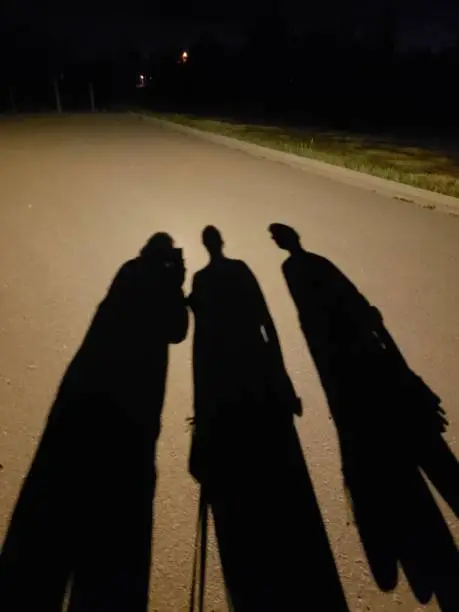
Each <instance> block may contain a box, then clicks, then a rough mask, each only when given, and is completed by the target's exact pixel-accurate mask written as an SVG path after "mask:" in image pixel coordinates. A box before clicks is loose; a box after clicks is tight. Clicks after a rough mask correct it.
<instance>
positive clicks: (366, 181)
mask: <svg viewBox="0 0 459 612" xmlns="http://www.w3.org/2000/svg"><path fill="white" fill-rule="evenodd" d="M132 114H133V115H137V116H139V117H141V118H142V119H146V120H148V121H150V122H152V123H154V124H155V125H157V126H158V127H161V128H167V129H172V130H175V131H176V132H181V133H183V134H188V135H191V136H196V137H198V138H201V139H203V140H207V141H208V142H213V143H215V144H219V145H223V146H226V147H229V148H230V149H235V150H237V151H243V152H244V153H248V154H249V155H252V156H254V157H258V158H261V159H267V160H270V161H277V162H281V163H283V164H287V165H289V166H291V167H294V168H299V169H301V170H305V171H309V172H314V173H315V174H318V175H320V176H324V177H326V178H329V179H331V180H336V181H340V182H341V183H345V184H347V185H352V186H354V187H361V188H362V189H366V190H368V191H371V192H373V193H375V192H376V193H379V194H381V195H385V196H388V197H391V198H393V199H395V200H401V201H402V202H409V203H415V204H418V205H419V206H421V207H422V208H426V209H429V210H441V211H444V212H448V213H450V214H451V215H454V216H459V198H455V197H452V196H447V195H443V194H440V193H435V192H433V191H427V190H426V189H420V188H418V187H412V186H411V185H405V184H404V183H397V182H396V181H391V180H389V179H384V178H381V177H379V176H372V175H371V174H365V173H363V172H358V171H357V170H351V169H349V168H343V167H341V166H334V165H333V164H327V163H326V162H323V161H318V160H316V159H310V158H308V157H300V156H298V155H294V154H293V153H287V152H284V151H278V150H277V149H270V148H268V147H263V146H261V145H257V144H254V143H251V142H246V141H244V140H238V139H236V138H231V137H230V136H222V135H221V134H215V133H214V132H206V131H204V130H199V129H198V128H194V127H190V126H187V125H182V124H180V123H174V122H172V121H167V120H166V119H159V118H157V117H152V116H150V115H147V114H143V113H139V112H135V113H132Z"/></svg>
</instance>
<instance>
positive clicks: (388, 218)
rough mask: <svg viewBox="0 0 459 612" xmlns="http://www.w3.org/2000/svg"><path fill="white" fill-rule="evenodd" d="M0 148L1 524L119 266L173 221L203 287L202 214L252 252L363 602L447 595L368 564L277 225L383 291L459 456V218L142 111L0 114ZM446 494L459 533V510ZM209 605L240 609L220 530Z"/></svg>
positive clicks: (229, 243)
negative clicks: (380, 575) (222, 557)
mask: <svg viewBox="0 0 459 612" xmlns="http://www.w3.org/2000/svg"><path fill="white" fill-rule="evenodd" d="M0 164H1V165H0V198H1V199H0V296H1V297H0V339H1V340H0V463H1V465H2V469H1V471H0V535H1V536H3V534H4V533H5V532H6V530H7V527H8V524H9V517H10V513H11V511H12V509H13V507H14V503H15V500H16V497H17V495H18V492H19V489H20V485H21V482H22V479H23V478H24V476H25V474H26V473H27V469H28V466H29V464H30V461H31V459H32V457H33V453H34V450H35V448H36V445H37V443H38V441H39V439H40V435H41V432H42V429H43V426H44V424H45V420H46V416H47V413H48V410H49V407H50V405H51V402H52V399H53V397H54V393H55V391H56V387H57V385H58V382H59V380H60V378H61V376H62V374H63V372H64V369H65V367H66V365H67V363H68V362H69V361H70V359H71V358H72V356H73V353H74V351H75V350H76V349H77V347H78V345H79V343H80V341H81V339H82V337H83V334H84V332H85V330H86V328H87V325H88V322H89V321H90V318H91V316H92V313H93V311H94V309H95V307H96V306H97V304H98V302H99V301H100V299H101V297H102V296H103V295H104V293H105V291H106V288H107V287H108V285H109V283H110V281H111V279H112V278H113V275H114V273H115V271H116V270H117V269H118V267H119V266H120V264H121V263H122V262H124V261H125V260H127V259H129V258H130V257H132V256H133V255H135V254H136V253H137V252H138V251H139V249H140V247H141V246H142V245H143V244H144V242H145V241H146V239H147V238H148V237H149V236H150V235H151V234H152V233H154V232H156V231H162V230H163V231H167V232H170V233H171V234H172V235H173V237H174V238H175V240H176V243H177V244H178V245H179V246H181V247H183V249H184V254H185V258H186V266H187V270H188V276H187V281H186V284H187V288H189V287H190V281H191V277H192V275H193V273H194V272H196V271H197V270H199V269H200V268H202V267H203V266H204V265H205V264H206V262H207V254H206V251H205V249H204V248H203V246H202V244H201V239H200V236H201V231H202V229H203V227H204V226H206V225H208V224H213V225H215V226H216V227H218V228H219V229H220V230H221V232H222V235H223V238H224V241H225V245H226V247H225V248H226V253H227V255H228V256H230V257H235V258H240V259H242V260H244V261H245V262H246V263H248V265H249V266H250V267H251V269H252V271H253V272H254V274H255V275H256V277H257V279H258V281H259V283H260V285H261V287H262V289H263V291H264V294H265V297H266V300H267V303H268V305H269V308H270V311H271V314H272V317H273V319H274V322H275V324H276V326H277V330H278V333H279V336H280V341H281V344H282V347H283V352H284V359H285V362H286V366H287V368H288V371H289V373H290V376H291V378H292V380H293V383H294V385H295V388H296V390H297V393H298V395H299V396H300V397H301V398H302V401H303V406H304V414H303V416H302V417H301V418H298V419H297V423H296V425H297V429H298V432H299V435H300V439H301V444H302V448H303V452H304V455H305V458H306V461H307V464H308V468H309V472H310V474H311V477H312V480H313V483H314V488H315V492H316V496H317V500H318V503H319V506H320V509H321V512H322V516H323V519H324V522H325V525H326V529H327V533H328V537H329V540H330V543H331V547H332V550H333V554H334V557H335V561H336V565H337V567H338V571H339V574H340V577H341V581H342V584H343V587H344V590H345V593H346V597H347V600H348V604H349V608H350V610H351V611H352V612H362V611H364V610H375V611H391V612H392V611H393V610H397V611H398V612H414V611H415V610H423V609H426V610H429V611H430V610H431V611H433V610H438V609H440V608H439V606H438V604H437V602H436V600H435V598H433V599H432V600H431V601H430V603H429V604H427V605H426V607H425V608H424V607H423V605H421V603H419V602H418V601H417V600H416V598H415V596H414V595H413V592H412V589H411V588H410V586H409V584H408V582H407V579H406V577H405V576H404V575H403V572H400V573H399V578H398V584H397V587H396V588H395V590H394V591H392V592H388V593H385V592H383V591H382V590H380V589H379V588H378V586H377V585H376V583H375V581H374V579H373V577H372V573H371V571H370V569H369V566H368V562H367V559H366V556H365V553H364V550H363V548H362V544H361V542H360V538H359V534H358V531H357V529H356V527H355V525H354V523H353V521H352V511H351V508H350V506H349V503H348V501H347V499H346V496H345V494H344V491H343V484H342V477H341V470H340V454H339V448H338V440H337V435H336V431H335V428H334V424H333V420H332V419H331V418H330V415H329V410H328V407H327V403H326V400H325V396H324V393H323V391H322V388H321V385H320V383H319V379H318V376H317V374H316V372H315V369H314V366H313V363H312V360H311V358H310V356H309V354H308V351H307V349H306V346H305V342H304V338H303V336H302V334H301V331H300V327H299V323H298V318H297V313H296V310H295V307H294V305H293V302H292V300H291V298H290V295H289V293H288V291H287V287H286V284H285V281H284V278H283V276H282V272H281V264H282V262H283V260H284V259H285V254H284V253H283V252H281V251H280V250H279V249H278V248H277V247H276V246H275V245H274V244H273V242H272V240H271V239H270V236H269V234H268V231H267V228H268V226H269V224H270V223H273V222H283V223H287V224H289V225H291V226H292V227H294V228H295V229H296V230H297V231H298V233H299V234H300V236H301V239H302V243H303V246H304V247H305V248H306V249H308V250H310V251H313V252H315V253H319V254H322V255H324V256H326V257H327V258H328V259H329V260H331V261H332V262H334V263H335V265H337V266H338V267H339V268H340V269H341V270H342V271H343V272H345V273H346V275H347V276H348V277H349V278H350V279H351V280H352V281H353V282H354V283H355V284H356V285H357V286H358V287H359V289H360V291H361V292H362V293H363V294H364V295H365V296H366V297H367V299H368V300H369V301H370V302H371V303H373V304H375V305H377V307H378V308H379V310H380V311H381V312H382V313H383V316H384V320H385V323H386V326H387V328H388V329H389V330H390V332H391V334H392V335H393V337H394V338H395V340H396V342H397V343H398V345H399V347H400V348H401V350H402V352H403V354H404V356H405V358H406V360H407V362H408V363H409V365H410V367H411V368H412V369H413V370H414V371H415V372H417V373H418V374H419V375H421V376H422V377H423V379H424V380H425V381H426V382H427V384H428V385H429V386H430V387H431V388H432V389H433V390H434V391H435V392H436V393H437V394H438V395H439V396H440V397H441V399H442V404H443V406H444V408H445V410H446V412H447V416H448V419H449V421H450V426H449V429H448V432H447V434H446V439H447V441H448V443H449V445H450V447H451V448H452V450H453V452H454V453H455V454H456V456H458V455H459V394H458V392H457V385H458V364H459V307H458V304H459V218H457V217H453V216H450V215H448V214H444V213H440V212H433V211H430V210H424V209H422V208H419V207H417V206H416V205H413V204H409V203H404V202H400V201H396V200H393V199H390V198H388V197H386V196H384V195H378V194H376V193H370V192H369V191H365V190H362V189H359V188H356V187H352V186H349V185H342V184H340V183H338V182H335V181H334V180H333V179H332V178H325V177H318V176H316V175H314V174H312V173H309V172H306V171H303V170H299V169H295V168H290V167H288V166H287V165H283V164H280V163H275V162H271V161H266V160H261V159H257V158H255V157H251V156H249V155H247V154H245V153H243V152H238V151H233V150H229V149H227V148H225V147H223V146H219V145H217V144H211V143H208V142H205V141H203V140H200V139H197V138H194V137H191V136H187V135H184V134H179V133H176V132H174V131H169V130H168V129H164V128H158V127H155V126H154V125H152V124H150V123H149V122H147V121H144V120H141V119H139V118H137V117H135V116H130V115H109V114H107V115H93V116H75V117H56V118H47V117H41V118H19V117H18V118H16V119H2V120H1V122H0ZM191 336H192V330H190V332H189V335H188V338H187V339H186V341H185V342H183V343H182V344H180V345H177V346H174V347H173V348H172V350H171V358H170V366H169V375H168V385H167V397H166V403H165V406H164V412H163V429H162V432H161V436H160V440H159V445H158V458H157V467H158V474H159V477H158V485H157V490H156V501H155V522H154V542H153V563H152V579H151V592H150V605H151V610H158V611H160V612H163V611H164V612H165V611H169V610H177V611H179V610H186V609H187V605H188V595H189V589H190V578H191V566H192V556H193V543H194V530H195V521H196V512H197V488H196V485H195V484H194V482H193V480H192V479H191V477H190V476H189V475H188V474H187V469H186V468H187V456H188V447H189V435H188V433H187V430H186V427H185V419H186V417H187V416H189V415H190V414H191V411H192V377H191V372H192V364H191ZM415 427H416V425H415V424H413V428H415ZM122 460H123V458H122V448H120V461H122ZM433 494H434V495H435V497H436V499H437V501H438V504H439V507H440V508H441V511H442V513H443V516H444V518H445V520H446V521H447V523H448V525H449V529H450V531H451V533H452V535H453V537H454V538H455V540H456V542H457V541H458V539H459V524H458V521H457V518H455V516H454V514H453V512H452V510H451V508H450V507H449V506H448V504H446V503H445V502H444V500H443V499H442V498H441V497H440V496H439V495H438V494H437V493H436V492H435V491H434V492H433ZM428 529H429V527H428V526H426V530H428ZM114 537H116V536H114ZM305 554H307V551H305ZM304 583H305V589H306V588H308V576H305V577H304ZM458 589H459V587H458ZM206 604H207V606H206V607H207V609H208V610H216V611H219V610H225V609H226V604H225V596H224V590H223V588H222V575H221V570H220V566H219V555H218V551H217V548H216V545H215V542H214V540H213V538H211V542H210V552H209V568H208V580H207V585H206ZM443 609H445V610H446V609H451V610H452V609H453V608H447V607H443ZM456 609H459V608H456Z"/></svg>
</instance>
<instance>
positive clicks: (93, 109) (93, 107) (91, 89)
mask: <svg viewBox="0 0 459 612" xmlns="http://www.w3.org/2000/svg"><path fill="white" fill-rule="evenodd" d="M88 89H89V101H90V103H91V112H92V113H95V112H96V103H95V99H94V87H93V84H92V82H91V81H89V83H88Z"/></svg>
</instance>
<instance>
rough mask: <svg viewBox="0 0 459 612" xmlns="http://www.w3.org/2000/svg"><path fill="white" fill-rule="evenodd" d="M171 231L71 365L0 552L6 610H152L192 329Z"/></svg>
mask: <svg viewBox="0 0 459 612" xmlns="http://www.w3.org/2000/svg"><path fill="white" fill-rule="evenodd" d="M183 280H184V266H183V262H182V261H181V260H180V251H179V250H178V249H174V248H173V242H172V239H171V238H170V236H168V235H167V234H155V235H154V236H153V237H152V238H151V239H150V241H149V242H148V243H147V245H146V246H145V247H144V248H143V250H142V251H141V254H140V255H139V256H138V257H137V258H135V259H132V260H131V261H128V262H127V263H125V264H124V265H123V266H122V267H121V269H120V270H119V272H118V273H117V275H116V277H115V279H114V281H113V283H112V285H111V287H110V289H109V291H108V293H107V295H106V297H105V299H104V300H103V301H102V302H101V304H100V305H99V307H98V309H97V311H96V313H95V316H94V318H93V320H92V323H91V324H90V327H89V330H88V332H87V334H86V337H85V338H84V340H83V343H82V345H81V347H80V348H79V350H78V352H77V353H76V355H75V357H74V359H73V361H72V362H71V363H70V365H69V367H68V369H67V372H66V373H65V375H64V377H63V380H62V382H61V384H60V387H59V390H58V393H57V396H56V399H55V401H54V404H53V406H52V409H51V411H50V414H49V417H48V421H47V424H46V428H45V430H44V433H43V436H42V439H41V442H40V444H39V447H38V450H37V452H36V455H35V458H34V460H33V463H32V466H31V468H30V471H29V474H28V476H27V478H26V480H25V482H24V485H23V487H22V490H21V493H20V495H19V499H18V501H17V504H16V507H15V510H14V513H13V516H12V519H11V523H10V527H9V530H8V533H7V536H6V539H5V542H4V546H3V550H2V554H1V557H0V607H1V609H2V611H4V612H12V611H21V612H22V611H24V610H29V609H35V608H36V609H39V610H46V611H47V612H54V611H57V610H61V609H62V606H63V601H64V598H65V596H66V592H68V589H69V585H70V584H71V587H70V600H69V607H68V610H70V611H71V612H80V611H81V612H83V611H84V612H88V611H89V612H91V611H94V612H95V611H96V610H97V611H98V612H99V611H102V610H110V611H116V610H119V611H120V612H121V611H123V612H126V610H129V611H130V612H137V611H138V612H142V611H145V610H146V608H147V600H148V582H149V576H150V558H151V550H150V548H151V536H152V533H151V532H152V516H153V515H152V504H153V496H154V489H155V444H156V440H157V438H158V435H159V432H160V420H161V409H162V404H163V398H164V392H165V380H166V371H167V363H168V344H169V343H178V342H181V341H182V340H183V339H184V338H185V336H186V333H187V328H188V313H187V307H186V301H185V297H184V294H183V292H182V283H183Z"/></svg>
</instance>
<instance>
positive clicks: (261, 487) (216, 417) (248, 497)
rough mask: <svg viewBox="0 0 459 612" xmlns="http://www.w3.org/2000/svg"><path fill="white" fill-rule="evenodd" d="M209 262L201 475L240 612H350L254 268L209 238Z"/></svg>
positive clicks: (196, 452)
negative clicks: (252, 269) (294, 419)
mask: <svg viewBox="0 0 459 612" xmlns="http://www.w3.org/2000/svg"><path fill="white" fill-rule="evenodd" d="M203 242H204V245H205V246H206V248H207V250H208V252H209V255H210V262H209V264H208V265H207V266H206V267H205V268H203V269H202V270H200V271H199V272H197V273H196V275H195V276H194V279H193V288H192V293H191V296H190V298H189V301H190V304H191V307H192V309H193V312H194V316H195V334H194V343H193V366H194V368H193V369H194V388H195V397H194V414H195V417H194V418H195V424H194V436H193V442H192V449H191V453H190V471H191V473H192V474H193V476H194V477H195V478H196V479H197V480H198V482H200V483H201V486H202V494H204V496H205V498H206V500H207V502H208V503H209V505H210V507H211V509H212V514H213V517H214V524H215V531H216V537H217V541H218V546H219V551H220V557H221V562H222V568H223V573H224V578H225V583H226V586H227V590H228V593H229V597H230V599H231V602H232V606H233V608H234V609H235V610H251V611H253V610H263V611H267V610H281V609H285V610H304V609H308V607H309V606H310V607H311V609H317V610H319V609H323V610H334V611H341V610H342V611H344V610H347V605H346V601H345V598H344V595H343V591H342V587H341V584H340V580H339V577H338V574H337V570H336V566H335V563H334V559H333V555H332V552H331V549H330V545H329V542H328V539H327V535H326V531H325V528H324V524H323V521H322V517H321V514H320V510H319V507H318V504H317V501H316V498H315V495H314V490H313V486H312V482H311V479H310V477H309V474H308V470H307V467H306V464H305V461H304V458H303V454H302V451H301V447H300V443H299V439H298V436H297V433H296V430H295V427H294V423H293V414H294V413H295V412H296V413H299V412H301V408H300V406H301V404H300V400H299V399H298V398H297V397H296V394H295V392H294V389H293V385H292V383H291V381H290V378H289V377H288V374H287V372H286V370H285V366H284V362H283V358H282V353H281V349H280V346H279V341H278V338H277V334H276V330H275V327H274V324H273V321H272V318H271V316H270V313H269V311H268V308H267V305H266V302H265V299H264V297H263V294H262V292H261V289H260V287H259V285H258V282H257V280H256V279H255V277H254V275H253V273H252V272H251V270H250V269H249V268H248V266H247V265H246V264H245V263H244V262H242V261H239V260H236V259H229V258H227V257H225V255H224V254H223V240H222V238H221V235H220V232H219V231H218V230H217V229H216V228H214V227H207V228H206V229H205V230H204V232H203Z"/></svg>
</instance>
